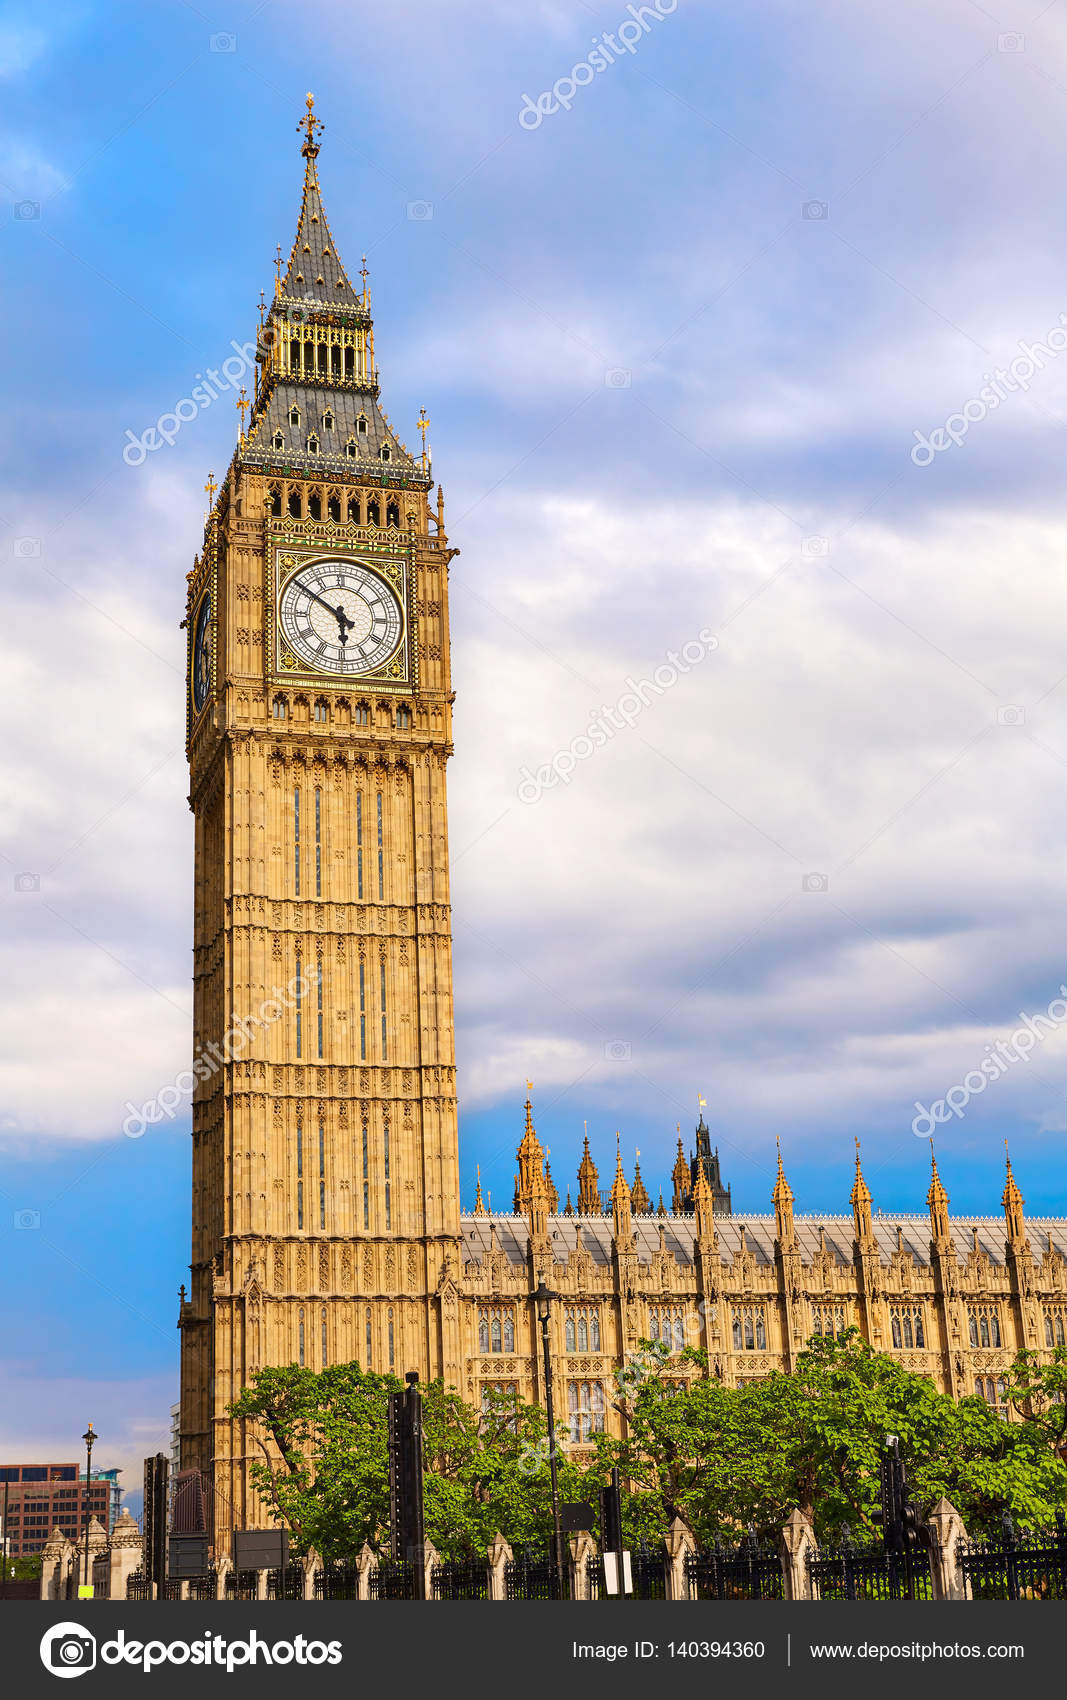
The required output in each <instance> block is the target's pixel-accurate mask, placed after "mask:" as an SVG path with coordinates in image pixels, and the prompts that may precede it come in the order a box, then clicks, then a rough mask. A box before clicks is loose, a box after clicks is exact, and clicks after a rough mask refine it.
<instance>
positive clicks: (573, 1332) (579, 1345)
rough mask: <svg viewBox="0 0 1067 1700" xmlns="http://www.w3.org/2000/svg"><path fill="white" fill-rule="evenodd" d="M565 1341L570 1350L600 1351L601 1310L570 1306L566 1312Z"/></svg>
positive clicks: (564, 1324) (564, 1322)
mask: <svg viewBox="0 0 1067 1700" xmlns="http://www.w3.org/2000/svg"><path fill="white" fill-rule="evenodd" d="M563 1342H564V1350H565V1351H568V1352H599V1350H600V1312H599V1311H598V1310H572V1309H570V1308H568V1309H567V1311H566V1312H565V1313H564V1321H563Z"/></svg>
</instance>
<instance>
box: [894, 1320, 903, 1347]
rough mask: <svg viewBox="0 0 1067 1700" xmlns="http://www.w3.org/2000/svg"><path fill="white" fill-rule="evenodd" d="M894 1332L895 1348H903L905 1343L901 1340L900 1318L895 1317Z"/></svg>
mask: <svg viewBox="0 0 1067 1700" xmlns="http://www.w3.org/2000/svg"><path fill="white" fill-rule="evenodd" d="M892 1331H893V1344H894V1346H897V1347H899V1346H901V1345H902V1344H903V1342H902V1340H901V1338H900V1318H899V1316H894V1317H893V1323H892Z"/></svg>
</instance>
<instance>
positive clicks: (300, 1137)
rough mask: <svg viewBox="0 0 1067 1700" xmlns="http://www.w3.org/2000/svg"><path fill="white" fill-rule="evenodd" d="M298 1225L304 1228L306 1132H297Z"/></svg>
mask: <svg viewBox="0 0 1067 1700" xmlns="http://www.w3.org/2000/svg"><path fill="white" fill-rule="evenodd" d="M296 1225H297V1227H298V1228H301V1229H302V1228H303V1226H304V1130H303V1128H302V1127H301V1126H300V1125H299V1124H298V1125H297V1130H296Z"/></svg>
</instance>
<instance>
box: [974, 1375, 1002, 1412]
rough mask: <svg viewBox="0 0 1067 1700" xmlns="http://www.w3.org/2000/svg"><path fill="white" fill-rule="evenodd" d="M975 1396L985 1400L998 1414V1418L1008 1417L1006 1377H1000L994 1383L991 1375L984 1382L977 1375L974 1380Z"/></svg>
mask: <svg viewBox="0 0 1067 1700" xmlns="http://www.w3.org/2000/svg"><path fill="white" fill-rule="evenodd" d="M974 1394H975V1398H976V1399H984V1400H985V1402H986V1404H987V1405H988V1406H989V1407H990V1409H991V1410H993V1411H995V1412H996V1413H997V1416H998V1417H1006V1416H1007V1414H1008V1383H1007V1381H1006V1380H1005V1378H1004V1376H1002V1375H998V1376H997V1378H996V1380H995V1381H994V1379H993V1377H992V1376H991V1375H987V1376H986V1377H985V1378H984V1380H983V1378H982V1376H980V1375H976V1376H975V1378H974Z"/></svg>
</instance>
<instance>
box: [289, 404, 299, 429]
mask: <svg viewBox="0 0 1067 1700" xmlns="http://www.w3.org/2000/svg"><path fill="white" fill-rule="evenodd" d="M289 423H290V425H299V423H300V409H299V408H298V407H291V408H290V409H289Z"/></svg>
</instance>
